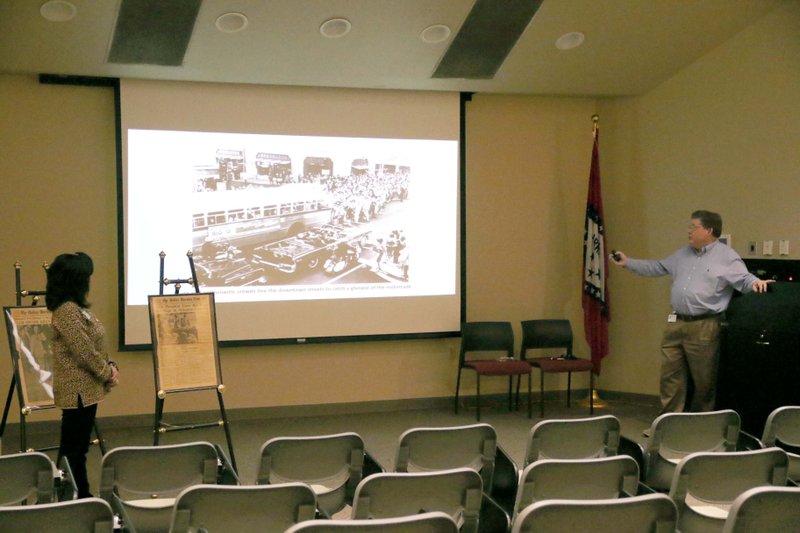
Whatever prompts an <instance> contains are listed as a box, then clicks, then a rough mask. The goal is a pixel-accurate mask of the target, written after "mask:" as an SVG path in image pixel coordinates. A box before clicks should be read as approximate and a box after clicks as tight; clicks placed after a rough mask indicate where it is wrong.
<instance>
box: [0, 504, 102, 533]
mask: <svg viewBox="0 0 800 533" xmlns="http://www.w3.org/2000/svg"><path fill="white" fill-rule="evenodd" d="M46 531H58V533H111V532H112V531H114V513H113V511H112V510H111V507H110V506H109V505H108V503H107V502H105V501H103V500H101V499H100V498H84V499H82V500H72V501H66V502H56V503H43V504H41V505H15V506H11V507H0V533H42V532H46Z"/></svg>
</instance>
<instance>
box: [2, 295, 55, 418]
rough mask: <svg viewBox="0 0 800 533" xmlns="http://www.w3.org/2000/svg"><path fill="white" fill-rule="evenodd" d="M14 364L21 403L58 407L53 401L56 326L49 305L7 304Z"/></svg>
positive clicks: (39, 406) (29, 405)
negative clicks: (54, 328)
mask: <svg viewBox="0 0 800 533" xmlns="http://www.w3.org/2000/svg"><path fill="white" fill-rule="evenodd" d="M3 314H4V315H5V321H6V332H7V334H8V346H9V351H10V352H11V364H12V365H13V368H14V375H15V377H16V380H17V391H18V393H19V403H20V406H21V407H23V408H25V407H27V408H29V409H47V408H51V407H55V403H54V402H53V365H54V361H53V351H52V341H53V326H52V324H51V319H52V314H51V313H50V311H49V310H48V309H47V308H46V307H34V306H18V307H4V308H3Z"/></svg>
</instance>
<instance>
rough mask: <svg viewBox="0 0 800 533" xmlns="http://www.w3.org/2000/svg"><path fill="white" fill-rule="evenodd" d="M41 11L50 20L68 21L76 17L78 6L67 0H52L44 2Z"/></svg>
mask: <svg viewBox="0 0 800 533" xmlns="http://www.w3.org/2000/svg"><path fill="white" fill-rule="evenodd" d="M39 13H40V14H41V15H42V17H44V18H45V19H47V20H49V21H50V22H67V21H68V20H72V19H73V18H75V15H76V14H77V13H78V8H76V7H75V5H74V4H72V3H71V2H67V1H66V0H50V1H49V2H45V3H44V4H42V7H40V8H39Z"/></svg>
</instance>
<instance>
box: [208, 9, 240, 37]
mask: <svg viewBox="0 0 800 533" xmlns="http://www.w3.org/2000/svg"><path fill="white" fill-rule="evenodd" d="M214 25H215V26H216V27H217V29H218V30H219V31H221V32H223V33H236V32H237V31H242V30H243V29H245V28H246V27H247V17H246V16H244V15H243V14H241V13H223V14H222V15H220V16H218V17H217V21H216V22H215V23H214Z"/></svg>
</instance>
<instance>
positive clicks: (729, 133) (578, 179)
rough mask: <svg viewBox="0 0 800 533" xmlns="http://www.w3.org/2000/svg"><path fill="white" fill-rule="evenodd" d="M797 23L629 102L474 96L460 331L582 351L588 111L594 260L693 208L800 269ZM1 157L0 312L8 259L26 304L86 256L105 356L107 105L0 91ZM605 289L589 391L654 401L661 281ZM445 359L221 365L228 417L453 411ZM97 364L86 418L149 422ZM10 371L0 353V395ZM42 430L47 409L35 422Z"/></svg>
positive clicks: (658, 242)
mask: <svg viewBox="0 0 800 533" xmlns="http://www.w3.org/2000/svg"><path fill="white" fill-rule="evenodd" d="M799 11H800V6H798V4H796V3H793V4H791V5H789V4H788V3H787V4H786V5H784V7H783V8H781V10H779V11H778V12H775V13H772V14H770V15H769V16H767V17H766V18H764V19H762V20H760V21H757V22H756V23H755V24H754V26H752V27H751V28H749V29H747V30H746V31H744V32H743V33H741V34H739V35H737V36H736V37H734V38H733V39H731V40H730V41H729V42H727V43H725V44H724V45H723V46H721V47H720V48H719V49H717V50H715V51H714V52H712V53H711V54H709V55H708V56H706V57H703V58H701V59H699V60H698V61H697V62H696V63H694V64H693V65H691V66H690V67H688V68H687V69H685V70H684V71H682V72H680V73H679V74H678V75H677V76H675V77H674V78H673V79H671V80H669V81H667V82H666V83H664V84H663V85H662V86H660V87H658V88H657V89H656V90H654V91H652V92H651V93H649V94H646V95H644V96H642V97H638V98H628V99H608V100H599V101H596V100H592V99H579V98H573V99H569V98H546V97H522V96H490V95H476V96H475V97H474V99H473V101H472V102H470V103H469V104H468V116H467V131H468V139H467V149H468V169H469V174H468V176H467V191H468V205H467V266H466V275H467V283H468V293H467V305H468V317H467V318H468V319H469V320H488V319H498V320H511V321H513V322H514V324H515V327H516V332H517V334H519V327H518V326H516V324H518V322H519V321H520V320H522V319H527V318H546V317H559V316H566V317H568V318H570V319H571V320H572V323H573V327H574V328H575V333H576V339H577V341H578V342H577V351H578V353H583V354H585V353H586V347H585V343H584V342H583V333H582V318H581V317H582V315H581V308H580V275H581V272H580V269H581V246H582V235H583V213H584V207H585V201H586V200H585V199H586V185H587V179H588V169H589V159H590V152H591V120H590V117H591V115H592V114H593V113H595V112H598V111H599V113H600V115H601V131H602V137H601V168H602V179H603V182H602V183H603V193H604V201H605V212H606V222H607V228H608V241H609V245H610V246H612V247H618V248H620V249H623V250H625V251H627V252H629V253H631V254H632V255H635V256H645V257H647V256H654V257H660V256H662V255H666V254H667V253H669V252H670V251H671V250H673V249H674V248H676V247H677V246H679V245H680V244H682V243H683V242H684V240H683V239H684V233H683V232H684V231H685V227H686V224H687V216H688V213H689V212H690V211H691V210H693V209H696V208H709V209H715V210H718V211H720V212H721V213H722V214H723V216H724V218H725V221H726V227H725V231H726V232H730V233H732V234H733V239H734V244H735V246H736V248H737V249H739V251H740V252H744V249H743V248H742V246H743V245H744V244H745V243H746V242H747V241H748V240H762V239H782V238H788V239H790V240H791V242H792V257H795V258H796V257H798V256H800V253H798V252H800V248H798V247H800V234H799V233H800V224H798V222H799V221H798V216H800V215H798V209H797V208H796V207H795V199H796V198H797V197H798V192H800V191H798V187H800V180H798V178H799V177H800V172H798V171H800V164H799V163H798V153H799V152H798V149H797V146H800V116H798V114H799V113H800V107H798V106H797V105H796V101H797V95H798V94H800V63H798V62H800V43H799V42H798V40H799V39H800V37H798V36H800V31H798V29H799V28H800V12H799ZM0 146H2V151H3V154H4V157H2V158H0V180H2V186H3V206H4V210H3V222H4V223H3V225H2V228H0V243H1V246H0V294H3V295H5V296H4V301H3V304H12V303H13V301H14V295H13V294H14V293H13V291H14V272H13V267H12V265H13V263H14V261H16V260H19V261H21V262H22V263H23V265H24V266H23V285H24V286H25V287H26V288H42V287H43V285H44V276H43V274H42V272H41V271H40V269H39V265H40V264H41V262H42V261H44V260H51V259H52V258H53V257H54V256H55V255H56V254H57V253H60V252H63V251H74V250H78V249H82V250H85V251H87V252H88V253H89V254H91V255H92V256H93V257H94V258H95V261H96V266H97V268H96V274H95V276H94V278H93V290H92V294H91V299H92V301H93V303H94V310H95V311H96V313H97V314H98V315H99V317H100V318H101V320H102V321H103V322H104V323H105V324H106V325H107V328H108V332H109V341H110V344H111V346H112V347H115V346H116V345H117V323H118V321H117V266H116V261H117V242H116V241H117V230H116V174H115V161H114V126H113V101H112V95H111V91H110V90H108V89H96V88H85V87H80V88H78V87H64V86H47V85H39V84H38V83H37V81H36V80H35V78H32V77H24V76H11V75H0ZM153 268H154V270H155V268H157V266H156V265H155V264H154V265H153ZM2 269H6V270H5V271H4V272H5V274H3V271H2ZM610 283H611V291H612V297H613V308H612V312H613V320H612V324H611V351H612V353H611V355H610V356H609V357H608V358H607V359H606V360H605V363H604V367H603V373H602V375H601V378H600V387H601V388H603V389H608V390H619V391H627V392H637V393H644V394H655V393H656V391H657V370H658V369H657V365H658V363H657V361H658V360H657V346H658V341H659V336H660V331H661V327H662V322H663V317H664V315H665V313H666V311H667V310H668V309H667V305H668V303H667V300H668V297H667V295H668V287H669V284H668V280H665V279H662V280H645V279H640V278H636V277H634V276H632V275H630V274H629V273H627V272H621V271H618V270H615V271H613V272H612V277H611V280H610ZM457 350H458V341H457V340H456V339H440V340H417V341H392V342H369V343H347V344H331V345H306V346H287V347H250V348H231V349H224V350H222V356H221V357H222V369H223V375H224V377H225V383H226V385H227V392H226V396H225V397H226V407H228V408H229V409H235V408H241V407H259V406H291V405H302V404H321V403H340V402H365V401H376V400H393V399H403V398H427V397H444V396H451V395H452V394H453V391H454V388H455V371H456V359H457ZM113 351H114V350H113V349H112V352H113ZM112 355H113V357H115V358H116V359H117V360H118V361H119V362H120V366H121V367H122V378H123V383H122V385H121V386H120V388H119V389H117V390H116V391H115V392H114V393H113V394H112V395H111V396H110V397H109V399H108V401H107V402H106V403H105V405H104V406H103V408H102V410H101V416H110V415H122V414H147V413H152V409H153V399H154V391H153V372H152V362H151V356H150V354H149V353H148V352H133V353H130V352H129V353H122V354H118V353H113V354H112ZM2 359H5V360H6V362H3V361H2ZM8 360H9V359H8V348H7V347H5V344H4V348H3V354H2V355H0V387H3V388H2V389H0V390H3V392H5V390H6V389H5V387H6V386H7V385H6V384H7V383H8V381H9V378H10V365H9V364H8V363H7V361H8ZM502 382H503V380H493V382H492V383H493V386H492V387H490V388H489V390H495V391H499V390H502V385H503V383H502ZM575 385H576V386H578V387H582V386H585V382H583V381H581V380H576V384H575ZM560 386H563V381H556V380H552V381H548V387H560ZM470 390H474V378H472V377H471V376H469V377H468V378H467V391H470ZM14 405H15V406H16V402H14ZM215 405H216V404H215V399H214V397H213V395H212V394H201V393H196V394H195V393H193V394H184V395H177V396H174V397H171V399H170V401H169V402H168V404H167V407H168V409H169V410H173V409H191V410H195V409H213V408H215ZM56 416H57V413H56V412H55V411H51V412H49V413H46V414H43V415H41V417H37V420H41V419H47V418H55V417H56ZM16 419H17V416H16V413H15V412H12V415H11V420H12V421H14V420H16Z"/></svg>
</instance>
